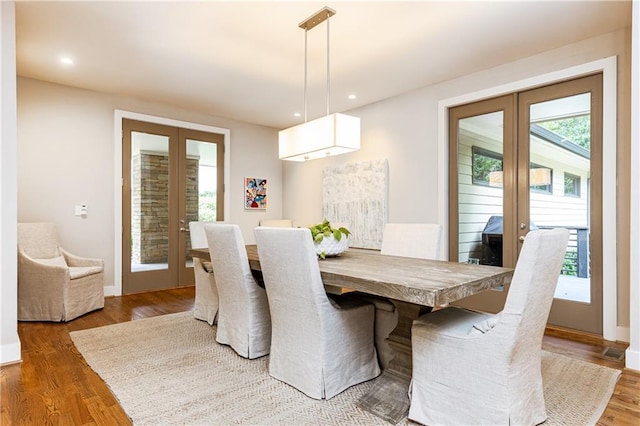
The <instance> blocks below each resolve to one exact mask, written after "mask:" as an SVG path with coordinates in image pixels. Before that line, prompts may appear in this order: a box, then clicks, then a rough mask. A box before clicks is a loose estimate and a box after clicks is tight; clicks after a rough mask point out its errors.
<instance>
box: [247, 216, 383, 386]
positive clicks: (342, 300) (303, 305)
mask: <svg viewBox="0 0 640 426" xmlns="http://www.w3.org/2000/svg"><path fill="white" fill-rule="evenodd" d="M255 236H256V242H257V244H258V254H259V256H260V268H261V270H262V276H263V278H264V285H265V288H266V290H267V296H268V298H269V309H270V312H271V330H272V335H271V354H270V356H269V374H270V375H271V376H272V377H274V378H276V379H278V380H280V381H283V382H285V383H287V384H289V385H291V386H293V387H295V388H296V389H298V390H300V391H301V392H303V393H305V394H307V395H308V396H310V397H312V398H316V399H321V398H327V399H328V398H331V397H333V396H335V395H337V394H338V393H340V392H342V391H343V390H345V389H346V388H348V387H350V386H353V385H355V384H358V383H361V382H364V381H367V380H371V379H373V378H374V377H376V376H378V374H380V367H379V366H378V360H377V357H376V350H375V347H374V344H373V320H374V307H373V305H371V304H368V303H364V302H362V301H361V300H358V299H354V298H349V297H336V298H329V297H328V296H327V293H326V291H325V289H324V285H323V282H322V277H321V276H320V267H319V265H318V256H317V254H316V252H315V247H314V244H313V240H312V238H311V232H310V231H309V229H308V228H269V227H258V228H256V229H255Z"/></svg>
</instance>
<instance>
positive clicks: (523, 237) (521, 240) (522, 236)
mask: <svg viewBox="0 0 640 426" xmlns="http://www.w3.org/2000/svg"><path fill="white" fill-rule="evenodd" d="M518 239H519V240H520V242H521V243H524V239H525V236H524V235H520V238H518Z"/></svg>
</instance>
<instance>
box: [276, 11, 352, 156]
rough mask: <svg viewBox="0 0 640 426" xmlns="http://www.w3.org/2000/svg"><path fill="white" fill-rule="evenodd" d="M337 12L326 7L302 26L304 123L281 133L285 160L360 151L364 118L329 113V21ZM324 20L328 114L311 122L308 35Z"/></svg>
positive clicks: (280, 138)
mask: <svg viewBox="0 0 640 426" xmlns="http://www.w3.org/2000/svg"><path fill="white" fill-rule="evenodd" d="M335 13H336V11H335V10H333V9H331V8H329V7H326V6H325V7H324V8H322V9H321V10H320V11H318V12H317V13H316V14H314V15H313V16H311V17H310V18H309V19H307V20H306V21H304V22H302V23H300V24H299V25H298V26H299V27H300V28H302V29H303V30H304V123H302V124H299V125H297V126H293V127H290V128H288V129H285V130H281V131H280V132H279V134H278V144H279V158H280V159H281V160H288V161H306V160H313V159H316V158H323V157H327V156H333V155H339V154H345V153H347V152H352V151H357V150H359V149H360V118H359V117H353V116H351V115H346V114H338V113H334V114H329V103H330V72H329V20H330V19H329V18H331V16H333V15H335ZM324 21H327V115H326V116H324V117H320V118H317V119H315V120H312V121H307V32H308V31H309V30H311V29H312V28H314V27H316V26H317V25H318V24H320V23H322V22H324Z"/></svg>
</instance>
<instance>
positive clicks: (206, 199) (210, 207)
mask: <svg viewBox="0 0 640 426" xmlns="http://www.w3.org/2000/svg"><path fill="white" fill-rule="evenodd" d="M217 196H218V195H217V194H216V192H215V191H203V192H201V193H200V199H199V201H198V220H200V221H202V222H215V221H216V220H218V219H217V211H216V199H217Z"/></svg>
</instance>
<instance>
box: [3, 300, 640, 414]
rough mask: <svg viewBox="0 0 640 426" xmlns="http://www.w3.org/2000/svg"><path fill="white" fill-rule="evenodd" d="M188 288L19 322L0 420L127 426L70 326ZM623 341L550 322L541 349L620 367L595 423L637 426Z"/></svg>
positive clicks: (637, 390) (638, 377) (163, 308)
mask: <svg viewBox="0 0 640 426" xmlns="http://www.w3.org/2000/svg"><path fill="white" fill-rule="evenodd" d="M193 298H194V288H193V287H186V288H180V289H173V290H165V291H157V292H150V293H141V294H135V295H128V296H123V297H110V298H107V299H106V300H105V308H104V309H102V310H99V311H96V312H92V313H89V314H87V315H84V316H82V317H80V318H77V319H75V320H73V321H71V322H69V323H49V322H20V323H18V333H19V335H20V340H21V343H22V358H23V362H22V363H20V364H14V365H9V366H5V367H2V368H0V398H1V400H0V401H1V416H0V424H2V425H5V426H9V425H94V424H96V425H129V424H131V422H130V421H129V418H128V417H127V415H126V414H125V413H124V411H122V408H120V406H119V405H118V402H117V401H116V400H115V398H114V397H113V395H112V394H111V392H110V391H109V389H108V388H107V386H106V385H105V384H104V383H103V382H102V380H101V379H100V378H99V377H98V376H97V375H96V374H95V373H94V372H93V371H92V370H91V369H90V368H89V367H88V366H87V365H86V364H85V362H84V360H83V359H82V357H81V355H80V354H79V353H78V351H77V350H76V348H75V346H74V345H73V343H72V342H71V339H70V337H69V332H70V331H75V330H82V329H86V328H93V327H99V326H103V325H108V324H114V323H118V322H125V321H130V320H132V319H138V318H146V317H152V316H157V315H164V314H169V313H174V312H183V311H186V310H190V309H193ZM607 346H611V347H615V348H619V349H625V348H626V345H623V344H617V343H614V342H605V341H602V340H601V339H598V338H596V337H593V336H590V335H585V334H576V333H569V332H567V331H564V330H559V329H548V330H547V333H546V335H545V338H544V341H543V348H544V349H546V350H548V351H551V352H557V353H562V354H564V355H568V356H571V357H574V358H579V359H583V360H586V361H589V362H593V363H595V364H599V365H605V366H607V367H611V368H617V369H620V370H623V372H622V376H621V378H620V380H619V381H618V384H617V385H616V388H615V391H614V395H613V397H612V398H611V400H610V401H609V404H608V405H607V409H606V410H605V412H604V414H603V415H602V417H601V418H600V421H599V422H598V424H599V425H634V426H638V425H640V374H639V373H636V372H634V371H630V370H624V369H623V367H624V363H623V362H622V361H618V360H612V359H607V358H605V357H602V355H601V354H602V351H603V350H604V349H605V347H607Z"/></svg>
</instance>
